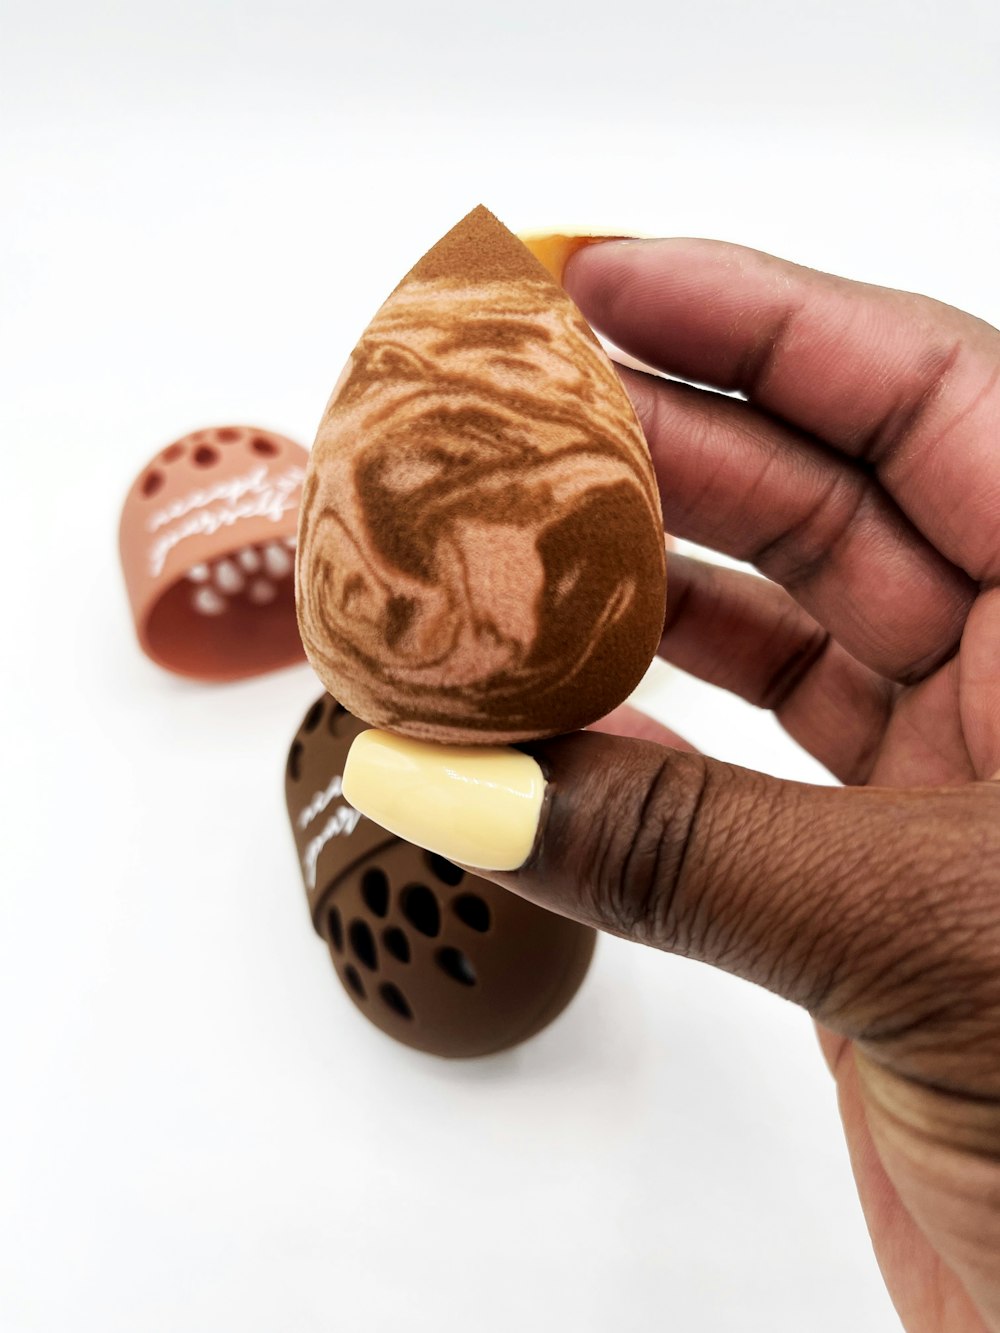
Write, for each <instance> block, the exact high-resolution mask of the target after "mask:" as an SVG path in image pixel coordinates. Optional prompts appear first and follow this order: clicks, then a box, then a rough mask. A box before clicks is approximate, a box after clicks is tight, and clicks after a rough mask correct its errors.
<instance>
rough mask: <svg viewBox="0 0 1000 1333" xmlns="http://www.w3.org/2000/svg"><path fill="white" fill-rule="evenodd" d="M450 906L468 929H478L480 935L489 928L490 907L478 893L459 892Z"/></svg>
mask: <svg viewBox="0 0 1000 1333" xmlns="http://www.w3.org/2000/svg"><path fill="white" fill-rule="evenodd" d="M451 906H452V910H453V911H454V913H455V915H456V916H457V917H458V919H459V921H461V922H462V923H463V925H466V926H468V927H469V929H470V930H478V931H479V933H480V934H481V935H485V933H486V932H487V931H488V930H489V928H490V909H489V906H488V904H487V903H485V902H484V901H483V900H482V898H480V897H479V895H478V894H475V893H463V894H460V895H459V896H458V897H457V898H456V899H455V901H454V902H453V903H452V905H451Z"/></svg>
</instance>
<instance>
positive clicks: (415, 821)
mask: <svg viewBox="0 0 1000 1333" xmlns="http://www.w3.org/2000/svg"><path fill="white" fill-rule="evenodd" d="M342 790H343V794H344V797H345V798H346V800H347V801H348V802H349V803H350V804H351V805H353V806H354V808H355V809H356V810H360V811H361V813H362V814H363V815H367V816H368V818H369V819H373V820H374V821H375V823H376V824H381V825H382V827H383V828H386V829H388V830H389V832H390V833H395V834H396V835H397V837H400V838H405V839H406V841H407V842H415V843H416V844H417V845H418V846H419V847H426V848H427V850H428V851H431V852H437V853H438V854H439V855H440V856H443V857H446V858H447V859H448V860H449V861H459V862H461V864H462V865H467V866H473V867H475V868H477V869H480V870H516V869H517V868H518V866H520V865H523V863H524V862H525V861H526V860H527V858H528V854H529V853H530V851H531V848H532V845H533V844H534V841H535V834H536V833H537V831H538V823H539V820H540V818H541V813H542V800H543V798H544V796H545V777H544V775H543V774H542V770H541V769H540V768H539V766H538V763H537V762H536V760H534V759H532V757H531V756H530V755H527V754H522V753H521V751H520V750H512V749H508V748H507V747H499V746H497V747H479V746H458V745H432V744H429V743H428V742H426V741H414V740H410V739H409V738H407V737H404V736H395V735H393V734H392V733H390V732H387V731H364V732H362V733H361V735H360V736H358V737H357V739H356V740H355V741H354V744H353V745H352V746H351V749H350V752H349V754H348V756H347V762H346V764H345V765H344V776H343V785H342Z"/></svg>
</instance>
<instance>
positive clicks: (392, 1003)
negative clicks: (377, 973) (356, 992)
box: [378, 981, 413, 1018]
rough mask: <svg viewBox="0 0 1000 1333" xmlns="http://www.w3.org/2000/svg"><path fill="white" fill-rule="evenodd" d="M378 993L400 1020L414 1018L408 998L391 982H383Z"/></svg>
mask: <svg viewBox="0 0 1000 1333" xmlns="http://www.w3.org/2000/svg"><path fill="white" fill-rule="evenodd" d="M378 993H379V995H380V996H381V997H382V1000H383V1001H384V1002H385V1003H386V1004H387V1005H388V1006H389V1008H390V1009H391V1010H392V1011H393V1013H394V1014H398V1015H399V1016H400V1018H412V1017H413V1010H412V1009H411V1008H410V1004H409V1001H408V1000H407V998H406V996H405V995H404V994H403V992H402V991H401V990H400V989H399V987H398V986H394V985H393V984H392V982H391V981H383V983H382V985H381V986H379V988H378Z"/></svg>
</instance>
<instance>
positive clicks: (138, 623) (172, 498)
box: [119, 426, 307, 681]
mask: <svg viewBox="0 0 1000 1333" xmlns="http://www.w3.org/2000/svg"><path fill="white" fill-rule="evenodd" d="M306 458H307V453H306V450H305V449H303V448H302V446H301V445H300V444H296V443H295V442H294V441H293V440H289V439H286V438H285V436H283V435H276V434H274V432H273V431H268V430H259V429H257V428H256V427H253V426H217V427H212V428H211V429H206V430H199V431H195V432H193V433H192V434H191V435H186V436H184V438H183V439H180V440H176V441H175V442H174V443H173V444H170V445H168V446H167V447H166V448H165V449H163V450H161V451H160V453H158V454H157V455H156V457H155V458H153V459H152V461H151V462H150V463H149V464H148V465H147V466H146V467H145V468H143V470H142V472H141V473H140V474H139V476H138V477H137V478H136V480H135V482H134V483H133V484H132V487H131V489H130V490H129V492H128V495H127V496H126V498H125V504H124V507H123V510H122V517H121V528H120V532H119V544H120V551H121V561H122V569H123V571H124V574H125V585H126V588H127V590H128V597H129V602H130V603H131V607H132V616H133V619H134V621H135V629H136V634H137V635H138V638H139V643H140V645H141V647H142V649H143V651H144V652H145V653H146V654H147V655H148V656H149V657H151V658H152V659H153V661H154V662H157V663H159V665H160V666H162V667H165V668H166V669H167V670H168V671H173V672H176V673H178V674H179V675H182V676H192V677H194V678H196V679H199V680H209V681H225V680H238V679H240V678H241V677H244V676H254V675H258V674H259V673H261V672H265V671H271V670H273V669H275V668H277V667H282V666H287V665H289V664H291V663H293V662H298V661H300V660H301V659H302V658H303V656H304V654H303V650H302V645H301V640H300V638H299V632H298V627H297V625H296V622H295V599H294V589H293V578H292V574H291V561H283V560H282V558H281V557H280V554H279V553H280V552H281V551H282V550H284V551H288V550H289V547H290V545H291V544H293V543H294V538H295V533H296V527H297V523H298V510H299V502H300V500H301V496H302V479H303V476H304V471H305V462H306ZM248 552H251V553H253V552H255V553H256V555H254V554H248ZM292 554H294V553H292ZM264 555H268V556H269V558H270V559H271V563H272V564H275V563H276V565H277V567H279V568H280V567H281V566H282V565H283V564H285V563H287V564H288V565H289V568H288V570H287V571H286V572H285V573H283V574H281V575H280V576H278V577H268V571H267V569H265V568H261V569H260V570H259V572H258V574H257V575H255V574H253V573H251V572H247V570H246V569H244V567H243V565H241V564H240V563H239V561H240V560H243V561H244V562H246V564H249V565H252V564H253V562H254V561H255V560H257V561H258V562H260V561H261V559H262V557H263V556H264ZM220 562H226V563H225V566H224V573H225V574H228V576H229V581H228V585H227V591H225V592H222V591H220V590H219V588H218V585H217V583H213V581H212V580H213V578H214V579H216V580H218V579H219V578H220V575H219V569H220ZM234 569H235V570H236V573H235V574H234V573H233V570H234ZM199 581H201V582H202V583H203V585H204V586H203V590H201V591H200V590H199ZM234 585H235V586H234ZM199 598H201V599H203V600H202V602H201V603H200V604H201V605H202V606H205V605H207V606H209V607H210V608H211V611H210V613H206V612H205V611H199V609H198V606H199V601H198V599H199ZM220 608H221V609H220Z"/></svg>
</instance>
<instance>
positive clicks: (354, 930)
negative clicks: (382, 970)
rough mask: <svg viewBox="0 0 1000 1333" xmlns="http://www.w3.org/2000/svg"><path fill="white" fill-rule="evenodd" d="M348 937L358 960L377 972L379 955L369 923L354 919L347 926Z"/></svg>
mask: <svg viewBox="0 0 1000 1333" xmlns="http://www.w3.org/2000/svg"><path fill="white" fill-rule="evenodd" d="M347 938H348V939H349V940H350V942H351V952H352V953H353V954H354V956H355V958H357V960H358V962H360V963H363V964H364V966H365V967H367V969H368V971H369V972H375V971H376V970H377V969H378V956H377V954H376V953H375V937H374V935H373V934H372V932H371V927H370V926H369V925H368V923H367V922H366V921H352V922H351V924H350V925H349V926H348V928H347Z"/></svg>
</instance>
